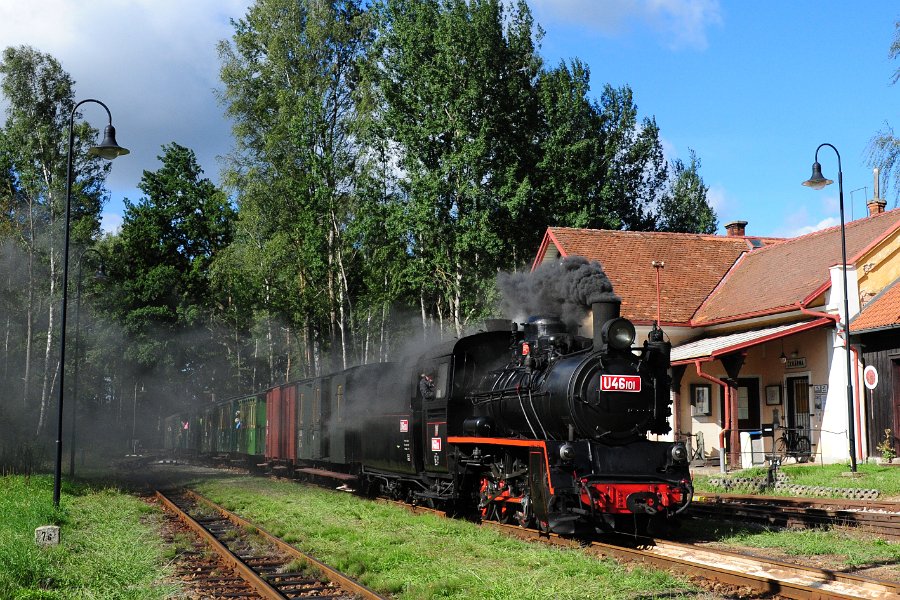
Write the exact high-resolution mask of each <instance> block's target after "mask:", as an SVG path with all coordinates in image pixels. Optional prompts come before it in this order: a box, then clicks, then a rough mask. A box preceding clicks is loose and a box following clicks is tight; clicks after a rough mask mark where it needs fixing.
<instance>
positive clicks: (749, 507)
mask: <svg viewBox="0 0 900 600" xmlns="http://www.w3.org/2000/svg"><path fill="white" fill-rule="evenodd" d="M685 515H686V516H693V517H695V518H704V519H705V518H716V519H724V520H731V521H735V520H740V521H741V522H752V523H758V524H763V525H772V526H776V527H832V526H845V527H860V528H863V529H865V530H866V531H870V532H874V533H877V535H878V536H879V537H881V538H883V539H885V540H889V541H900V504H898V503H896V502H877V501H867V500H858V501H847V500H838V499H822V498H787V497H781V496H749V495H741V494H697V495H695V496H694V501H693V503H692V504H691V506H690V507H689V508H688V510H687V511H686V512H685Z"/></svg>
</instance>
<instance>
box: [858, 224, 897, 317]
mask: <svg viewBox="0 0 900 600" xmlns="http://www.w3.org/2000/svg"><path fill="white" fill-rule="evenodd" d="M856 272H857V278H858V280H859V296H860V304H864V303H865V302H868V301H869V300H870V299H871V298H872V296H874V295H875V294H877V293H878V292H880V291H881V290H883V289H884V288H885V287H886V286H888V285H890V284H891V283H893V282H894V281H895V280H896V279H897V278H898V277H900V231H895V232H894V233H892V234H891V235H890V236H888V237H887V239H885V240H884V241H883V242H882V243H880V244H878V245H877V246H876V247H875V248H872V249H871V250H869V252H867V253H866V254H864V255H863V256H862V257H861V258H860V260H859V261H858V262H857V263H856Z"/></svg>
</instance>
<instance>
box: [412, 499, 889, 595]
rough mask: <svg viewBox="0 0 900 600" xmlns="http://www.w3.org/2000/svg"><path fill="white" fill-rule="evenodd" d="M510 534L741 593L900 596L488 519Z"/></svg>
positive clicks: (683, 550)
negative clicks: (585, 539) (711, 583)
mask: <svg viewBox="0 0 900 600" xmlns="http://www.w3.org/2000/svg"><path fill="white" fill-rule="evenodd" d="M396 504H398V505H400V506H403V507H406V508H407V509H410V510H411V511H412V512H414V513H416V514H418V513H437V514H443V513H441V512H440V511H436V510H434V509H430V508H425V507H421V506H410V505H408V504H404V503H402V502H396ZM482 526H486V527H492V528H494V529H497V530H498V531H501V532H503V533H505V534H507V535H511V536H514V537H518V538H521V539H527V540H532V541H540V542H543V543H549V544H553V545H557V546H564V547H569V548H581V549H582V550H583V551H586V552H590V553H593V554H597V555H599V556H606V557H610V558H614V559H616V560H621V561H626V562H639V563H643V564H647V565H651V566H654V567H657V568H660V569H665V570H668V571H673V572H678V573H681V574H684V575H687V576H689V577H691V578H693V579H695V580H700V581H703V580H706V581H708V582H715V583H719V584H724V585H726V586H728V587H729V588H731V589H733V590H734V591H735V592H736V595H737V596H740V597H747V596H753V597H756V596H759V595H764V596H766V597H777V598H791V599H795V600H851V599H852V600H897V599H898V598H900V584H896V583H893V582H888V581H881V580H878V579H872V578H868V577H862V576H858V575H853V574H849V573H842V572H839V571H830V570H826V569H817V568H814V567H806V566H802V565H795V564H791V563H786V562H782V561H778V560H771V559H766V558H761V557H756V556H748V555H745V554H739V553H736V552H728V551H722V550H718V549H717V550H706V549H703V548H701V547H698V546H696V545H691V544H681V543H676V542H670V541H664V540H653V539H649V538H646V539H641V538H628V537H621V538H619V539H618V540H617V541H616V542H609V543H608V542H601V541H592V542H589V543H585V542H584V541H579V540H573V539H570V538H564V537H560V536H558V535H556V534H550V535H547V534H545V533H542V532H540V531H538V530H536V529H524V528H522V527H519V526H517V525H505V524H502V523H496V522H492V521H485V522H483V523H482Z"/></svg>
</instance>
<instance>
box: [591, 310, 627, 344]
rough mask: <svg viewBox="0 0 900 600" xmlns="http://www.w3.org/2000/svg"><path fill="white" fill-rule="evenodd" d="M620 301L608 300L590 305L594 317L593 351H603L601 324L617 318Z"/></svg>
mask: <svg viewBox="0 0 900 600" xmlns="http://www.w3.org/2000/svg"><path fill="white" fill-rule="evenodd" d="M621 305H622V301H621V300H619V299H618V298H610V299H607V300H603V301H601V302H594V303H593V304H591V312H592V313H593V317H594V351H595V352H596V351H599V350H602V349H603V337H602V335H601V332H602V330H603V324H604V323H606V322H607V321H610V320H612V319H615V318H617V317H618V316H619V309H620V307H621Z"/></svg>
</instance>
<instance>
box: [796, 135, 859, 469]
mask: <svg viewBox="0 0 900 600" xmlns="http://www.w3.org/2000/svg"><path fill="white" fill-rule="evenodd" d="M823 146H828V147H829V148H831V149H832V150H834V153H835V154H836V155H837V159H838V198H839V200H840V209H841V267H842V274H843V276H844V322H843V328H844V354H845V356H846V357H847V430H848V437H849V439H850V470H851V471H853V472H854V473H855V472H856V432H855V425H854V421H853V385H852V383H851V380H852V374H853V367H852V365H851V364H850V302H849V300H848V298H847V232H846V228H845V227H844V174H843V171H842V170H841V154H840V152H838V151H837V148H835V147H834V146H832V145H831V144H828V143H825V144H819V147H818V148H816V158H815V161H814V162H813V166H812V175H811V176H810V178H809V179H807V180H806V181H804V182H803V185H805V186H807V187H811V188H812V189H814V190H821V189H822V188H824V187H825V186H826V185H831V184H832V183H834V181H832V180H831V179H826V178H825V177H823V176H822V165H820V164H819V150H821V149H822V147H823ZM839 322H840V320H839Z"/></svg>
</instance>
